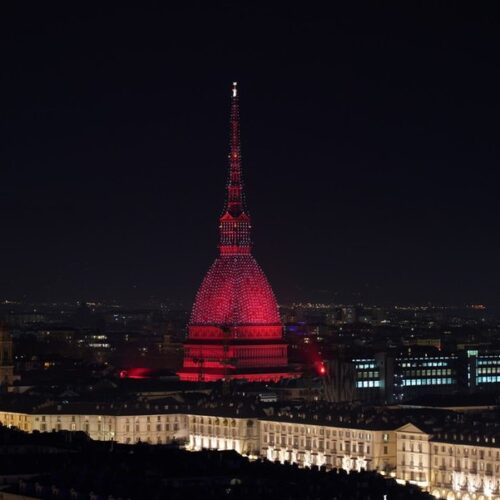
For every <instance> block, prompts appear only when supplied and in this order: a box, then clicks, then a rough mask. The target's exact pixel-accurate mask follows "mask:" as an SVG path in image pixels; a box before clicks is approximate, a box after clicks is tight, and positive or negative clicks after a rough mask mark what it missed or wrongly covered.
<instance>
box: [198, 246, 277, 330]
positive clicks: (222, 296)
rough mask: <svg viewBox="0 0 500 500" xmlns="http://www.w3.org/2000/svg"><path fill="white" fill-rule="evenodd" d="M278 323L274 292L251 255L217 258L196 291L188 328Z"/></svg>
mask: <svg viewBox="0 0 500 500" xmlns="http://www.w3.org/2000/svg"><path fill="white" fill-rule="evenodd" d="M279 323H280V317H279V314H278V306H277V304H276V299H275V297H274V294H273V291H272V289H271V286H270V285H269V282H268V281H267V278H266V276H265V275H264V273H263V272H262V269H261V268H260V267H259V265H258V264H257V262H256V261H255V259H254V258H253V257H252V255H233V256H223V257H218V258H217V259H216V260H215V262H214V263H213V264H212V266H211V267H210V269H209V271H208V273H207V275H206V276H205V279H204V280H203V282H202V284H201V287H200V289H199V290H198V294H197V296H196V301H195V303H194V306H193V312H192V315H191V324H192V325H203V324H218V325H266V324H267V325H273V324H274V325H276V324H279Z"/></svg>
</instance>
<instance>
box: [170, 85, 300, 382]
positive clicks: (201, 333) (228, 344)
mask: <svg viewBox="0 0 500 500" xmlns="http://www.w3.org/2000/svg"><path fill="white" fill-rule="evenodd" d="M238 115H239V106H238V92H237V89H236V84H233V91H232V98H231V151H230V153H229V180H228V184H227V196H226V206H225V208H224V212H223V214H222V216H221V218H220V221H219V232H220V238H219V252H220V255H219V257H217V259H216V260H215V262H214V263H213V264H212V267H210V269H209V271H208V273H207V275H206V276H205V279H204V280H203V282H202V284H201V286H200V289H199V290H198V294H197V295H196V300H195V303H194V306H193V311H192V314H191V321H190V323H189V327H188V340H187V341H186V343H185V344H184V364H183V368H182V370H181V371H180V372H179V377H180V378H181V380H192V381H194V380H200V381H201V380H203V381H214V380H220V379H226V380H227V379H246V380H256V381H268V380H279V379H281V378H285V377H290V376H293V375H292V374H290V373H288V372H287V364H288V357H287V346H286V344H285V343H284V342H283V326H282V324H281V321H280V317H279V313H278V306H277V304H276V299H275V297H274V294H273V291H272V289H271V286H270V285H269V282H268V281H267V278H266V276H265V274H264V273H263V272H262V269H261V268H260V267H259V265H258V264H257V262H256V261H255V259H254V258H253V256H252V255H251V240H250V228H251V224H250V216H249V215H248V212H247V210H246V207H245V201H244V195H243V183H242V179H241V152H240V130H239V116H238Z"/></svg>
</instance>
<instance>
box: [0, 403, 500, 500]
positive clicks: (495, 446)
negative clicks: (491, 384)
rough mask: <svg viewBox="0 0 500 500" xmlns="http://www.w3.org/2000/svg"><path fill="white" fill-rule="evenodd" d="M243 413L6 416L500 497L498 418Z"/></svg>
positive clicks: (99, 408)
mask: <svg viewBox="0 0 500 500" xmlns="http://www.w3.org/2000/svg"><path fill="white" fill-rule="evenodd" d="M239 413H240V412H238V411H228V409H227V408H218V409H215V410H214V411H210V409H206V410H205V411H197V412H195V413H193V411H192V410H190V409H189V408H186V407H181V406H178V405H175V404H174V405H172V404H169V405H165V404H153V403H151V404H147V403H145V404H136V403H133V404H125V403H124V404H122V405H109V404H108V405H101V404H99V405H88V404H86V405H83V404H82V405H78V404H68V405H56V406H44V407H39V408H33V409H31V410H28V411H20V410H16V411H14V410H8V409H2V410H0V422H1V423H2V424H3V425H6V426H9V427H17V428H19V429H21V430H23V431H26V432H34V431H39V432H51V431H59V430H61V431H62V430H66V431H83V432H86V433H87V434H88V435H89V436H90V437H91V438H92V439H96V440H101V441H116V442H118V443H123V444H134V443H138V442H146V443H150V444H168V443H173V442H177V443H180V444H182V445H185V446H186V448H187V449H189V450H193V451H195V450H201V449H216V450H235V451H237V452H238V453H241V454H243V455H247V456H250V457H255V458H257V457H261V458H267V459H268V460H271V461H279V462H282V463H285V462H289V463H295V464H298V465H299V466H300V467H310V466H318V467H325V468H326V469H334V468H337V469H344V470H347V471H352V470H361V469H364V470H371V471H378V472H380V473H382V474H388V475H390V476H391V477H394V478H396V480H398V481H400V482H402V483H406V482H410V483H412V484H416V485H418V486H420V487H421V488H423V489H425V490H427V491H429V492H430V493H432V494H433V495H434V496H436V497H437V498H446V499H447V500H491V499H493V500H500V433H498V434H497V429H496V425H495V424H492V425H491V426H490V427H491V428H490V429H489V430H487V431H485V430H484V428H481V430H479V428H476V426H472V427H468V426H467V425H465V424H464V425H463V426H461V425H459V426H458V427H453V426H452V425H448V426H447V425H440V427H439V429H438V430H436V428H434V429H433V430H429V428H428V425H426V424H425V419H423V422H424V425H416V424H413V423H406V424H404V425H395V421H394V422H392V423H391V421H390V420H387V419H386V418H385V417H383V416H382V418H381V419H378V420H377V421H374V420H373V419H372V418H371V416H369V415H368V416H366V417H365V418H364V419H359V420H358V421H356V422H354V421H347V420H346V421H345V422H340V421H339V419H337V421H333V419H332V418H331V417H329V415H326V416H323V417H321V418H320V416H319V415H308V416H307V418H306V416H305V415H304V414H300V413H299V414H296V415H294V416H291V415H290V414H283V413H282V414H276V415H270V416H261V417H255V416H249V415H243V414H239ZM242 413H243V412H242ZM340 420H341V419H340ZM381 422H382V424H381ZM384 422H385V423H384ZM499 428H500V426H499Z"/></svg>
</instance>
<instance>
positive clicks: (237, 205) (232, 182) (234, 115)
mask: <svg viewBox="0 0 500 500" xmlns="http://www.w3.org/2000/svg"><path fill="white" fill-rule="evenodd" d="M230 144H231V149H230V152H229V179H228V185H227V207H226V210H227V211H228V212H229V213H230V214H231V215H233V216H238V215H239V214H240V213H242V212H244V211H245V207H244V200H243V185H242V179H241V146H240V105H239V99H238V84H237V82H233V89H232V94H231V137H230Z"/></svg>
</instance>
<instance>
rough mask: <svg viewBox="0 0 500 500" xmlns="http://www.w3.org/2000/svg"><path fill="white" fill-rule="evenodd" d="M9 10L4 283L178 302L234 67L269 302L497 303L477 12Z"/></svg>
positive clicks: (488, 56)
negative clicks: (270, 290)
mask: <svg viewBox="0 0 500 500" xmlns="http://www.w3.org/2000/svg"><path fill="white" fill-rule="evenodd" d="M11 8H12V9H13V10H12V11H10V12H8V13H6V15H5V16H3V18H4V19H3V21H2V22H3V23H4V24H5V26H3V30H2V32H3V35H2V36H3V38H4V45H6V46H7V47H9V51H8V56H7V61H6V68H5V71H4V73H5V74H4V78H3V80H2V88H3V94H4V95H5V96H8V99H7V102H6V106H5V112H4V114H3V116H2V118H1V123H2V131H3V136H4V148H3V151H2V169H1V170H2V172H1V180H2V187H1V189H0V204H1V205H0V208H1V209H2V213H3V221H4V236H3V244H2V245H1V247H2V248H1V251H2V259H1V261H2V263H3V264H2V266H1V268H0V272H1V273H2V277H3V279H2V280H1V284H0V294H1V295H2V296H4V297H7V298H23V297H27V298H28V299H36V300H45V299H47V300H61V299H64V298H70V299H75V300H76V299H82V300H86V299H88V298H90V297H102V298H104V299H110V298H115V299H117V300H124V301H128V300H145V299H147V298H149V297H151V296H155V297H165V298H170V297H172V298H174V299H177V298H178V299H181V300H182V301H183V302H184V303H185V304H186V305H188V304H190V303H191V302H192V300H193V298H194V295H195V291H196V289H197V286H198V283H199V281H200V279H201V277H202V276H203V272H204V270H205V268H206V266H207V264H208V263H209V261H210V257H207V256H209V255H210V253H209V252H213V256H215V253H216V252H215V245H216V241H217V233H216V231H215V230H214V229H213V228H214V223H215V222H216V220H217V213H220V211H221V210H222V206H221V204H220V199H221V194H222V189H223V185H224V184H223V183H224V180H225V174H226V169H225V157H226V154H227V153H226V150H227V139H226V137H227V133H226V131H227V123H226V112H227V100H226V93H227V90H228V88H229V85H230V84H231V82H232V81H234V80H238V81H239V82H240V87H241V93H242V96H244V99H245V102H248V104H247V105H246V106H245V110H244V112H243V115H242V129H243V131H244V140H243V158H244V161H245V165H246V172H247V173H251V175H248V176H247V177H246V183H247V186H246V191H247V195H248V198H249V200H250V205H251V209H252V210H251V212H252V217H253V219H254V221H255V223H256V230H255V236H254V238H255V241H256V242H257V249H256V256H257V258H258V260H259V262H261V264H262V267H263V268H264V269H265V270H266V273H267V274H268V276H269V279H270V281H271V282H272V283H273V287H274V288H275V291H276V295H277V297H278V301H279V302H280V303H283V302H290V301H293V300H303V299H311V300H321V301H335V300H338V301H341V302H349V301H350V302H356V301H358V300H359V301H362V302H363V301H364V302H372V303H378V304H387V303H426V302H427V301H431V302H436V303H442V304H465V303H469V304H470V303H485V304H487V305H496V304H497V303H498V298H499V293H498V292H499V291H498V285H497V283H498V281H499V279H500V266H499V264H498V262H497V259H496V254H497V253H498V252H497V250H498V246H499V236H498V233H497V231H496V224H497V212H498V210H497V209H496V205H495V201H496V185H497V181H498V174H497V173H496V171H495V169H494V167H496V165H497V164H498V148H497V146H496V140H497V139H496V136H495V134H494V131H495V119H496V118H495V117H496V115H497V109H498V98H497V95H496V88H497V87H498V83H499V82H498V80H499V72H498V68H496V67H495V66H494V63H493V61H494V60H495V53H496V51H497V49H498V45H499V39H498V35H497V34H496V31H495V29H494V25H495V23H494V18H495V16H491V15H488V14H491V13H488V12H486V11H484V12H483V11H481V10H480V8H476V9H474V10H473V11H472V12H470V11H465V10H461V9H460V8H458V7H456V6H455V7H454V8H453V9H450V8H445V7H443V6H441V7H435V6H434V7H433V8H432V9H430V8H429V7H427V8H423V9H422V10H420V11H418V12H416V11H413V10H411V9H410V8H409V7H407V8H404V7H401V8H400V9H399V10H391V11H390V12H389V9H388V10H374V11H373V12H369V9H367V10H366V11H365V12H364V13H363V14H362V15H361V14H357V13H355V12H354V11H351V10H350V9H348V8H347V7H345V8H343V9H340V8H339V9H338V10H337V12H335V13H333V14H328V15H324V16H323V15H321V12H311V11H309V12H307V11H306V12H305V13H304V12H303V11H301V10H299V9H295V8H294V7H290V9H289V10H287V11H286V12H284V11H282V10H281V9H279V8H278V7H267V8H266V9H263V10H262V9H259V8H257V7H246V8H243V7H241V6H232V7H230V6H229V5H226V4H224V5H223V6H222V5H221V6H220V7H216V8H213V9H207V10H206V11H204V10H203V8H201V9H200V8H198V9H196V12H195V11H194V10H191V9H190V8H188V7H186V8H181V7H179V8H177V9H176V10H171V9H168V8H163V9H158V11H156V12H154V11H149V10H147V9H137V10H134V9H126V8H120V9H113V8H111V7H102V8H101V10H99V11H97V12H92V13H91V12H89V13H88V15H87V16H83V17H79V16H78V15H77V12H76V9H75V8H72V7H66V10H62V11H57V12H56V13H54V12H51V11H50V8H46V6H45V7H44V8H43V9H40V10H39V11H38V10H37V8H36V7H33V9H32V10H31V11H30V12H28V13H26V12H20V11H16V8H15V7H11ZM73 9H74V10H73ZM430 11H432V12H430ZM204 14H206V15H204ZM243 18H244V19H243ZM375 21H376V22H375ZM256 27H259V29H256ZM219 28H220V29H219ZM184 29H186V31H184ZM240 31H241V33H240ZM88 33H92V36H91V37H88V36H87V34H88ZM252 33H259V36H253V37H250V36H249V35H250V34H252ZM61 40H64V44H62V43H61ZM204 41H206V44H205V45H203V42H204ZM193 179H196V182H193ZM350 299H352V300H350Z"/></svg>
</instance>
